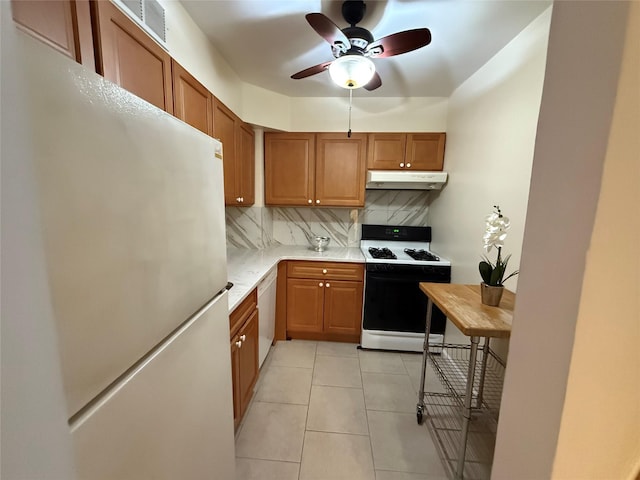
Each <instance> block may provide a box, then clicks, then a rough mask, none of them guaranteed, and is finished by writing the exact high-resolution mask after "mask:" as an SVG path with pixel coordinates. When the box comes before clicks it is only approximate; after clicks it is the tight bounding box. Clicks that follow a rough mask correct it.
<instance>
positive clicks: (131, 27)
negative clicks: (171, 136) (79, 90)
mask: <svg viewBox="0 0 640 480" xmlns="http://www.w3.org/2000/svg"><path fill="white" fill-rule="evenodd" d="M91 6H92V7H93V13H94V19H95V22H94V26H95V27H96V30H95V31H94V37H95V44H96V57H97V58H96V66H97V70H98V73H100V74H102V75H104V77H105V78H106V79H107V80H110V81H112V82H114V83H116V84H118V85H120V86H121V87H122V88H124V89H126V90H128V91H130V92H131V93H133V94H135V95H137V96H139V97H140V98H142V99H144V100H146V101H147V102H149V103H151V104H153V105H155V106H156V107H158V108H161V109H162V110H164V111H166V112H169V113H173V93H172V82H171V81H172V78H171V57H170V56H169V54H168V53H167V52H166V51H165V50H164V49H163V48H162V47H161V46H160V45H158V44H157V43H156V42H155V41H154V40H152V38H151V37H150V36H149V35H147V34H146V33H145V32H144V31H143V30H142V29H141V28H140V27H138V25H136V24H135V23H134V22H133V21H132V20H130V19H129V18H128V17H127V16H126V15H125V14H124V13H122V11H120V10H119V9H118V8H117V7H116V6H115V5H114V4H112V3H111V2H109V1H98V2H92V3H91Z"/></svg>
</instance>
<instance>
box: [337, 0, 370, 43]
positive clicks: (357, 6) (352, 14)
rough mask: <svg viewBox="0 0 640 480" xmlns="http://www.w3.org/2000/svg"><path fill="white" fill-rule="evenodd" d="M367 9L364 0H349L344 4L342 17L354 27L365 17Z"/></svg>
mask: <svg viewBox="0 0 640 480" xmlns="http://www.w3.org/2000/svg"><path fill="white" fill-rule="evenodd" d="M366 11H367V6H366V5H365V4H364V1H362V0H347V1H346V2H344V3H343V4H342V17H343V18H344V20H345V21H346V22H347V23H348V24H349V25H351V26H352V27H353V26H355V25H356V23H358V22H360V20H362V19H363V18H364V14H365V12H366ZM347 36H348V35H347Z"/></svg>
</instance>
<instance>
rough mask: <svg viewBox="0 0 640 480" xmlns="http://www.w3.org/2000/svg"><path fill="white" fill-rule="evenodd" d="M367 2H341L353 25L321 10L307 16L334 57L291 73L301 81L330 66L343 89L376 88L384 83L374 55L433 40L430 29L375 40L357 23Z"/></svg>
mask: <svg viewBox="0 0 640 480" xmlns="http://www.w3.org/2000/svg"><path fill="white" fill-rule="evenodd" d="M365 11H366V5H365V3H364V1H361V0H347V1H345V2H344V3H343V4H342V16H343V17H344V20H345V21H346V22H347V23H348V24H349V25H350V26H349V27H346V28H343V29H340V28H339V27H338V26H337V25H336V24H335V23H333V22H332V21H331V20H330V19H329V18H328V17H326V16H325V15H323V14H322V13H309V14H307V15H306V16H305V18H306V19H307V22H309V25H311V28H313V29H314V30H315V31H316V32H317V33H318V35H320V36H321V37H322V38H324V39H325V40H326V41H327V42H328V43H329V44H330V45H331V50H332V53H333V56H334V57H335V58H336V59H335V60H331V61H329V62H324V63H320V64H318V65H314V66H313V67H309V68H305V69H304V70H301V71H299V72H298V73H294V74H293V75H291V78H293V79H295V80H298V79H301V78H306V77H310V76H311V75H315V74H317V73H321V72H324V71H325V70H327V69H329V74H330V75H331V78H332V80H333V81H334V82H335V83H336V84H338V85H339V86H341V87H343V88H349V89H354V88H360V87H364V88H365V89H366V90H369V91H371V90H375V89H376V88H378V87H380V86H381V85H382V80H381V79H380V75H378V73H377V72H376V71H375V66H374V64H373V62H372V61H371V58H384V57H392V56H394V55H400V54H402V53H407V52H411V51H413V50H417V49H418V48H421V47H424V46H426V45H429V43H431V32H430V31H429V29H428V28H417V29H413V30H405V31H402V32H398V33H394V34H391V35H388V36H386V37H382V38H380V39H378V40H374V38H373V35H371V32H369V30H367V29H365V28H362V27H358V26H356V25H357V23H358V22H360V21H361V20H362V18H363V17H364V14H365Z"/></svg>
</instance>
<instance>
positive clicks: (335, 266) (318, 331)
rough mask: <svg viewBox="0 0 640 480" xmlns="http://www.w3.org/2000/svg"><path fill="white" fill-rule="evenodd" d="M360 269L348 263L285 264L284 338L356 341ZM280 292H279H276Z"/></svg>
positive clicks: (361, 282)
mask: <svg viewBox="0 0 640 480" xmlns="http://www.w3.org/2000/svg"><path fill="white" fill-rule="evenodd" d="M363 287H364V266H363V265H362V264H356V263H348V262H318V261H304V260H295V261H289V262H287V285H286V291H285V292H283V293H284V295H283V296H284V299H283V300H282V302H283V303H284V304H285V305H286V308H285V314H284V317H285V318H286V322H285V323H286V330H285V332H284V335H283V336H284V337H286V338H299V339H304V340H326V341H336V342H358V341H360V332H361V326H362V299H363V291H364V288H363ZM279 291H280V290H279Z"/></svg>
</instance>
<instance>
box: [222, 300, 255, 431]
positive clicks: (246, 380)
mask: <svg viewBox="0 0 640 480" xmlns="http://www.w3.org/2000/svg"><path fill="white" fill-rule="evenodd" d="M257 301H258V297H257V292H256V290H254V291H253V292H251V293H250V294H249V296H248V297H247V298H246V299H245V300H244V301H243V302H242V303H241V304H240V305H239V306H238V307H237V308H236V309H235V310H234V311H233V312H232V313H231V315H230V316H229V322H230V327H231V374H232V377H233V423H234V426H235V428H237V427H238V424H239V423H240V420H242V417H243V415H244V413H245V412H246V410H247V407H248V406H249V402H250V401H251V397H252V396H253V387H254V386H255V384H256V381H257V380H258V372H259V364H258V335H259V333H258V309H257Z"/></svg>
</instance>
